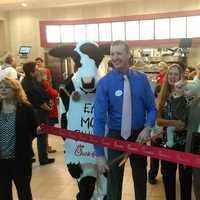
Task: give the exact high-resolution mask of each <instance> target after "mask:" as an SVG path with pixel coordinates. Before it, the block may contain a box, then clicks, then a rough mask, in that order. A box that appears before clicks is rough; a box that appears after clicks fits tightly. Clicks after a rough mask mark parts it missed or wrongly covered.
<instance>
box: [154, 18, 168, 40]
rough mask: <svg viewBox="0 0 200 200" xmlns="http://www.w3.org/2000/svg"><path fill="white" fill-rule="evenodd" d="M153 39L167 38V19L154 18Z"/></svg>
mask: <svg viewBox="0 0 200 200" xmlns="http://www.w3.org/2000/svg"><path fill="white" fill-rule="evenodd" d="M155 39H169V19H155Z"/></svg>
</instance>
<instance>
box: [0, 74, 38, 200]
mask: <svg viewBox="0 0 200 200" xmlns="http://www.w3.org/2000/svg"><path fill="white" fill-rule="evenodd" d="M36 128H37V122H36V118H35V115H34V112H33V109H32V106H31V104H30V103H29V101H28V100H27V97H26V95H25V92H24V90H23V89H22V87H21V85H20V83H19V82H18V81H17V80H13V79H10V78H4V79H2V80H0V166H1V170H0V199H2V200H12V199H13V198H12V181H14V183H15V186H16V189H17V193H18V198H19V200H32V194H31V187H30V182H31V176H32V162H31V157H32V154H31V143H32V139H33V138H34V137H35V136H36Z"/></svg>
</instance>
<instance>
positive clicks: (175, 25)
mask: <svg viewBox="0 0 200 200" xmlns="http://www.w3.org/2000/svg"><path fill="white" fill-rule="evenodd" d="M185 37H186V17H175V18H171V19H170V38H172V39H173V38H185Z"/></svg>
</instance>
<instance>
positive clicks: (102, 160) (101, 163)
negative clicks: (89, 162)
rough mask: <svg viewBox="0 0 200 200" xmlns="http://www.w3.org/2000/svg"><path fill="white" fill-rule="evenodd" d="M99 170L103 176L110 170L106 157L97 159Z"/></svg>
mask: <svg viewBox="0 0 200 200" xmlns="http://www.w3.org/2000/svg"><path fill="white" fill-rule="evenodd" d="M97 170H98V172H99V173H100V174H103V173H105V172H106V171H108V170H109V167H108V164H107V160H106V158H105V156H98V157H97Z"/></svg>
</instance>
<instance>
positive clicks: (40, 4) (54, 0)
mask: <svg viewBox="0 0 200 200" xmlns="http://www.w3.org/2000/svg"><path fill="white" fill-rule="evenodd" d="M133 1H136V0H0V10H17V9H38V8H50V7H69V6H84V5H93V4H101V3H119V2H133ZM22 3H26V4H27V7H22V5H21V4H22Z"/></svg>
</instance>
